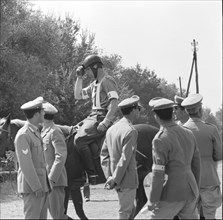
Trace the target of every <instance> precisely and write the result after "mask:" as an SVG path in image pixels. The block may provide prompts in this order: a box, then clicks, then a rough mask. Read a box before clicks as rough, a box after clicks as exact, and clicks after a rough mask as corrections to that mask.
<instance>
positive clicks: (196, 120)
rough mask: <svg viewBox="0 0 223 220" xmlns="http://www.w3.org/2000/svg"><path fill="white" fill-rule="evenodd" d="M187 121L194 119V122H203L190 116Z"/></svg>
mask: <svg viewBox="0 0 223 220" xmlns="http://www.w3.org/2000/svg"><path fill="white" fill-rule="evenodd" d="M188 121H194V122H203V121H202V120H201V119H200V118H197V117H196V118H195V117H191V118H189V119H188Z"/></svg>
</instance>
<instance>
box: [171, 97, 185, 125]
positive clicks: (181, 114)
mask: <svg viewBox="0 0 223 220" xmlns="http://www.w3.org/2000/svg"><path fill="white" fill-rule="evenodd" d="M183 100H184V98H183V97H181V96H178V95H175V96H174V102H175V105H174V116H175V121H176V123H177V124H178V125H183V124H184V123H185V122H186V121H187V120H188V115H187V113H186V112H185V108H184V107H183V106H182V105H181V103H182V102H183Z"/></svg>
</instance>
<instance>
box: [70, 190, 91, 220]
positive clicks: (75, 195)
mask: <svg viewBox="0 0 223 220" xmlns="http://www.w3.org/2000/svg"><path fill="white" fill-rule="evenodd" d="M70 193H71V198H72V201H73V204H74V208H75V211H76V214H77V216H78V217H79V218H80V219H88V218H87V216H86V215H85V213H84V209H83V199H82V194H81V189H80V187H73V188H72V189H71V191H70Z"/></svg>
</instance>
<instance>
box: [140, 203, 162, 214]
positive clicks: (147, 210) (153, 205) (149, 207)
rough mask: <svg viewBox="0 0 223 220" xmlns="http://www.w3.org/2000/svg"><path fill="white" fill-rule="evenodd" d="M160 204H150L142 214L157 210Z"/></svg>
mask: <svg viewBox="0 0 223 220" xmlns="http://www.w3.org/2000/svg"><path fill="white" fill-rule="evenodd" d="M157 205H158V203H157V202H148V203H147V204H146V205H145V206H144V208H142V210H141V211H140V213H142V214H145V213H147V212H149V211H153V210H154V209H156V208H157Z"/></svg>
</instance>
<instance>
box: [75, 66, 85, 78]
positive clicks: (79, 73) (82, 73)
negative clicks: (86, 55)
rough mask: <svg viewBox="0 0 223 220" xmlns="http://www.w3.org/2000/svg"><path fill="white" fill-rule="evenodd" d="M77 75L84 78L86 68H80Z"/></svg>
mask: <svg viewBox="0 0 223 220" xmlns="http://www.w3.org/2000/svg"><path fill="white" fill-rule="evenodd" d="M76 74H77V77H82V76H83V75H84V74H85V71H84V67H83V66H79V67H78V68H77V69H76Z"/></svg>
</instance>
